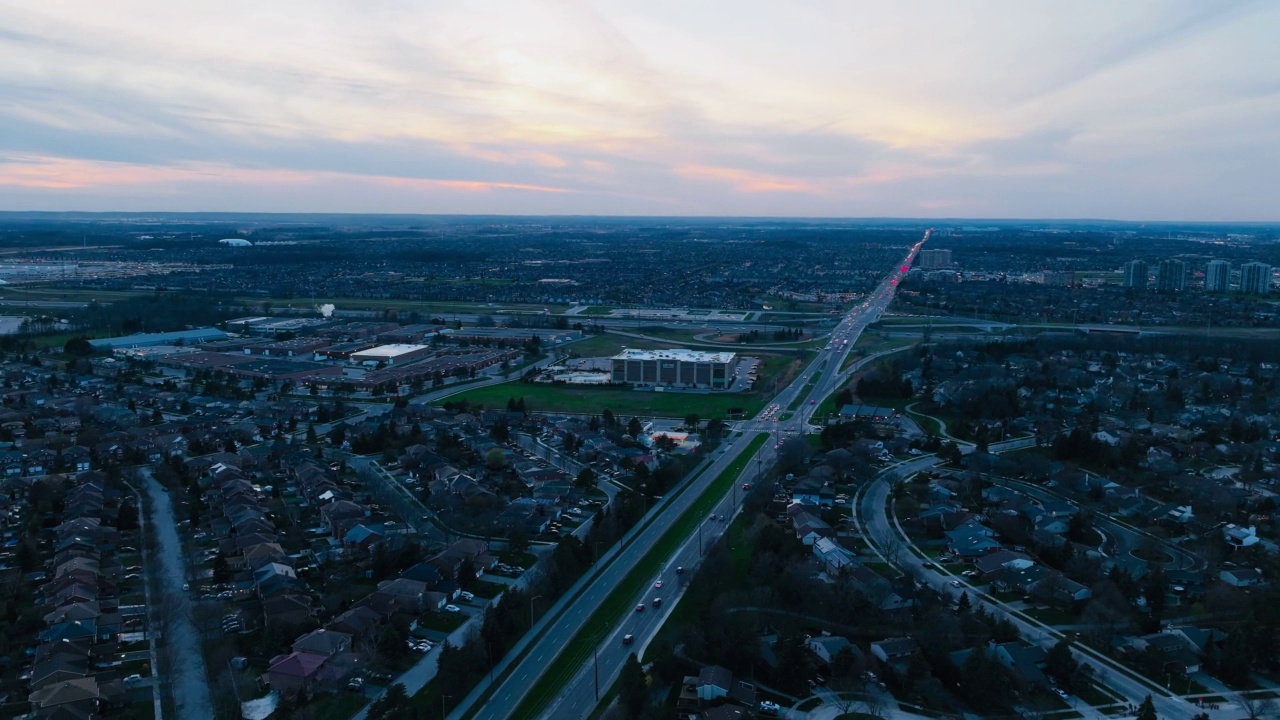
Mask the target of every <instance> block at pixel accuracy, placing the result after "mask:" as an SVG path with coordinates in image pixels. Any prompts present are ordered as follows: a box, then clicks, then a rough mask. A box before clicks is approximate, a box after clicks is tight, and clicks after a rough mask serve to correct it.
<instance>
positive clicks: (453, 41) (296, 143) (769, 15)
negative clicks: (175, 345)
mask: <svg viewBox="0 0 1280 720" xmlns="http://www.w3.org/2000/svg"><path fill="white" fill-rule="evenodd" d="M1277 37H1280V3H1277V2H1271V1H1269V0H1260V1H1258V2H1229V1H1225V0H1224V1H1220V2H1205V1H1204V0H1186V1H1168V2H1144V1H1141V0H1125V1H1124V2H1115V0H1100V1H1096V0H1073V2H1059V3H1050V2H1027V1H1026V0H1011V1H1001V0H989V1H985V2H969V1H966V0H945V1H939V2H918V1H912V0H895V1H894V2H870V1H867V2H849V1H848V0H831V1H829V2H825V1H821V0H789V1H788V2H778V1H776V0H771V1H768V2H761V1H759V0H732V1H723V2H722V1H720V0H695V1H694V2H690V1H689V0H645V1H644V2H635V1H634V0H626V1H623V0H617V1H613V0H604V1H601V2H589V1H587V0H547V1H540V0H517V1H513V2H497V1H491V0H466V2H443V1H441V2H428V1H426V0H361V1H360V2H351V1H350V0H270V2H263V0H252V1H245V0H219V1H218V2H213V1H208V0H206V1H202V2H196V1H193V0H112V1H111V2H97V1H94V0H75V1H68V0H0V209H2V210H85V211H129V212H141V211H240V212H369V213H379V212H395V213H464V214H476V213H483V214H487V213H498V214H580V215H618V214H622V215H744V216H796V217H921V218H927V217H982V218H998V217H1016V218H1110V219H1121V220H1192V221H1194V220H1202V221H1263V222H1267V221H1276V220H1280V51H1277V49H1276V48H1277V45H1276V43H1277Z"/></svg>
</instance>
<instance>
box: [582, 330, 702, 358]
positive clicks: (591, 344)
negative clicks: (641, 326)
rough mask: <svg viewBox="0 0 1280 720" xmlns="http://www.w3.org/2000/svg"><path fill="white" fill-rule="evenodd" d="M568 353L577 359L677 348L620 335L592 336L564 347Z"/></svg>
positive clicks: (675, 345)
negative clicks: (628, 350) (632, 350)
mask: <svg viewBox="0 0 1280 720" xmlns="http://www.w3.org/2000/svg"><path fill="white" fill-rule="evenodd" d="M565 347H566V348H568V350H569V352H571V353H577V354H578V356H579V357H607V356H609V355H617V354H618V353H620V352H622V351H623V350H624V349H626V348H640V349H642V350H665V349H667V348H673V347H679V345H677V344H675V343H664V342H657V341H654V340H641V339H640V338H633V337H623V336H621V335H609V334H605V335H594V336H591V337H588V338H584V339H582V340H578V341H576V342H573V343H570V344H568V345H566V346H565Z"/></svg>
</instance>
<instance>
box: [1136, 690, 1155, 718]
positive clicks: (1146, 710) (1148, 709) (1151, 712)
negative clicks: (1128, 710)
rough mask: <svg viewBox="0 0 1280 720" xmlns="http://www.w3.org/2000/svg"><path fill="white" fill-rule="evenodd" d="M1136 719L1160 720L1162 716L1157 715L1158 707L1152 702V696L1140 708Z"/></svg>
mask: <svg viewBox="0 0 1280 720" xmlns="http://www.w3.org/2000/svg"><path fill="white" fill-rule="evenodd" d="M1134 717H1135V718H1136V720H1159V718H1160V716H1159V715H1156V705H1155V703H1154V702H1152V700H1151V696H1150V695H1148V696H1147V697H1146V698H1145V699H1144V700H1143V701H1142V704H1141V705H1139V706H1138V714H1137V715H1135V716H1134Z"/></svg>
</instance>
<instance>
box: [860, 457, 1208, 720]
mask: <svg viewBox="0 0 1280 720" xmlns="http://www.w3.org/2000/svg"><path fill="white" fill-rule="evenodd" d="M1013 442H1018V441H1013ZM1006 444H1007V443H1006ZM995 447H996V446H995V445H993V450H994V449H995ZM1006 449H1007V448H1006ZM936 462H937V459H936V458H932V457H929V458H918V459H915V460H911V461H908V462H906V463H903V464H901V465H899V466H897V467H896V468H894V469H892V470H891V471H888V472H886V473H883V474H881V476H880V477H878V478H877V479H876V480H875V481H874V482H872V483H871V484H870V485H869V486H867V488H865V491H864V492H863V493H862V494H861V495H860V497H859V498H855V499H854V500H853V502H854V504H855V505H854V510H855V514H856V515H857V516H858V518H859V522H860V523H861V524H862V526H863V527H864V528H865V533H866V537H867V538H868V539H869V540H871V541H872V544H873V545H874V546H876V547H877V548H878V549H877V552H880V549H883V548H903V549H907V551H904V552H896V553H895V552H890V553H889V555H890V556H891V557H889V558H886V559H887V560H889V561H890V562H891V563H892V564H893V565H895V566H897V567H898V568H899V569H900V570H902V571H903V572H906V573H907V574H908V575H909V576H911V577H914V578H916V579H918V580H920V581H921V582H923V583H925V584H926V585H928V586H929V587H931V588H932V589H933V590H935V591H937V592H938V593H940V594H941V595H943V596H946V597H951V598H953V599H954V598H957V597H958V596H959V595H960V594H961V593H962V592H968V593H969V597H970V599H972V600H973V601H974V602H975V603H977V604H978V605H985V606H986V607H987V609H988V610H990V611H992V612H995V613H997V614H999V615H1001V616H1003V617H1005V618H1007V619H1008V620H1010V621H1011V622H1012V623H1013V624H1014V625H1015V626H1017V628H1018V631H1019V632H1020V633H1021V634H1022V636H1023V637H1024V638H1025V639H1026V640H1027V641H1029V642H1032V643H1035V644H1036V645H1039V646H1040V647H1043V648H1045V649H1046V650H1047V649H1049V648H1051V647H1052V646H1053V645H1054V644H1055V643H1056V642H1057V641H1058V640H1059V639H1061V637H1062V636H1061V634H1060V633H1058V632H1057V631H1056V630H1054V629H1053V628H1051V627H1049V626H1048V625H1045V624H1043V623H1040V622H1038V621H1034V620H1029V619H1027V618H1026V616H1025V615H1021V614H1019V613H1016V612H1015V611H1014V610H1013V608H1010V607H1009V606H1008V605H1006V604H1004V603H1003V602H1000V601H998V600H995V599H994V598H992V597H990V596H988V595H985V594H984V593H983V591H982V590H981V589H979V588H975V587H973V586H971V585H969V584H968V583H967V582H966V581H965V579H964V578H961V577H953V576H951V575H944V574H942V573H939V572H936V571H932V570H928V569H926V568H925V567H924V563H925V560H923V559H922V558H921V557H920V556H919V555H918V554H917V553H916V552H912V551H910V550H912V549H914V544H913V543H912V541H911V539H910V538H908V537H907V535H906V533H905V532H904V531H903V530H902V527H901V526H900V525H898V524H897V520H896V518H895V519H894V522H893V524H892V526H891V524H890V522H889V518H888V515H887V509H888V500H889V492H890V490H891V489H892V485H893V483H895V482H896V481H898V480H899V479H902V478H906V477H908V476H909V475H911V474H912V473H914V472H916V471H918V470H922V469H924V468H925V467H928V466H930V465H932V464H934V463H936ZM882 556H883V555H882ZM952 582H958V583H959V587H955V586H952V585H951V583H952ZM1075 655H1076V659H1077V660H1079V661H1080V662H1082V663H1084V664H1086V665H1089V666H1090V667H1091V668H1092V669H1093V671H1094V673H1095V675H1094V676H1095V677H1097V678H1099V679H1102V680H1103V681H1104V682H1105V684H1106V685H1107V686H1108V687H1110V688H1111V689H1112V690H1113V691H1115V692H1117V693H1119V694H1120V695H1122V696H1124V698H1125V699H1126V700H1127V701H1128V702H1130V703H1133V704H1134V705H1138V704H1140V703H1141V702H1142V700H1143V698H1145V697H1146V696H1148V695H1150V696H1152V699H1153V701H1154V703H1155V707H1156V711H1157V713H1159V715H1160V717H1161V718H1165V719H1166V720H1190V718H1191V716H1192V715H1194V714H1195V713H1197V712H1199V711H1200V710H1199V709H1198V708H1196V707H1195V706H1194V705H1192V704H1191V703H1189V702H1187V701H1186V700H1184V699H1182V698H1180V697H1176V696H1173V697H1171V696H1169V695H1168V694H1166V693H1163V692H1162V691H1158V690H1153V689H1152V688H1151V687H1149V686H1148V685H1147V684H1144V683H1143V682H1140V681H1139V680H1136V679H1134V678H1133V677H1132V676H1133V675H1136V673H1133V672H1132V671H1130V670H1129V669H1128V668H1124V667H1123V666H1121V665H1119V664H1118V663H1116V662H1115V661H1113V660H1111V659H1110V658H1107V657H1105V656H1102V655H1100V654H1097V653H1096V652H1093V651H1091V650H1086V649H1081V650H1079V651H1077V652H1076V653H1075ZM1142 680H1145V681H1146V682H1148V683H1151V684H1152V685H1155V686H1157V687H1158V686H1159V684H1158V683H1156V682H1155V681H1153V680H1151V679H1150V678H1142Z"/></svg>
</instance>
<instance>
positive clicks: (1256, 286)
mask: <svg viewBox="0 0 1280 720" xmlns="http://www.w3.org/2000/svg"><path fill="white" fill-rule="evenodd" d="M1240 292H1242V293H1246V294H1248V295H1266V294H1267V293H1269V292H1271V266H1270V265H1268V264H1266V263H1261V262H1251V263H1245V264H1243V265H1241V266H1240Z"/></svg>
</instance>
